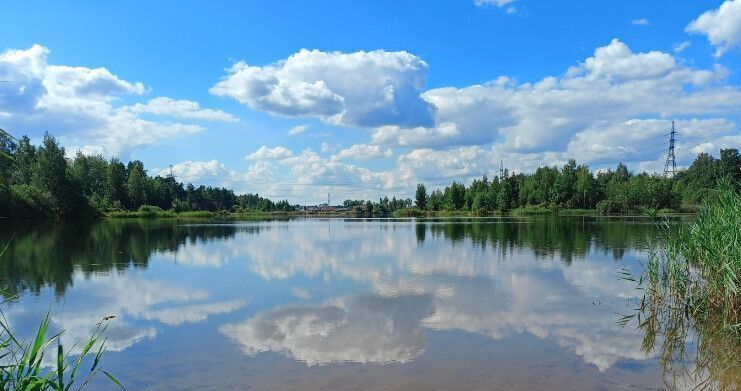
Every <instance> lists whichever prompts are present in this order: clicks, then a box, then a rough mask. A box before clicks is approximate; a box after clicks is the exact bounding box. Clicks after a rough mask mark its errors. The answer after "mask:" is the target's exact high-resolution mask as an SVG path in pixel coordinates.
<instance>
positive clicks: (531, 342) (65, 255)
mask: <svg viewBox="0 0 741 391" xmlns="http://www.w3.org/2000/svg"><path fill="white" fill-rule="evenodd" d="M656 235H657V228H656V225H655V224H654V223H653V222H650V221H646V220H641V219H592V218H574V219H563V218H562V219H531V220H528V219H524V220H517V219H463V220H455V221H449V220H426V221H421V220H417V221H415V220H383V219H379V220H362V219H360V220H356V219H298V220H273V221H257V222H238V223H203V222H200V223H199V222H192V223H184V222H182V221H180V222H177V221H174V220H160V221H145V220H141V221H140V220H127V221H97V222H64V223H38V222H36V223H27V224H26V223H24V224H20V223H17V222H13V223H8V222H0V243H6V242H7V241H8V240H9V239H10V238H11V237H12V238H13V239H12V242H11V245H10V247H9V249H8V252H7V253H6V254H5V256H4V257H3V259H2V262H1V263H0V281H1V282H2V284H3V286H5V288H6V293H5V295H6V297H7V298H10V300H11V301H10V302H9V303H6V305H5V308H4V314H5V316H6V317H7V319H8V321H9V322H10V323H11V325H12V326H13V327H14V328H15V329H16V330H18V331H19V332H20V333H21V334H22V335H24V336H30V335H31V334H32V333H33V331H34V330H33V328H34V327H35V325H36V324H37V322H38V321H39V319H41V317H43V315H44V314H45V313H46V312H47V311H48V310H50V309H51V312H52V314H53V324H54V327H55V328H56V329H63V330H66V334H65V344H67V345H71V342H72V341H75V340H78V339H81V338H84V337H85V335H86V333H87V332H88V330H89V329H90V327H91V326H92V325H94V324H95V323H97V322H98V321H100V319H102V318H103V317H104V316H108V315H115V316H116V318H115V319H114V320H113V322H112V324H111V327H110V329H109V333H108V337H109V342H108V343H109V345H108V353H107V354H106V356H105V358H104V360H105V367H106V369H108V370H110V371H111V372H113V373H115V374H116V375H117V376H118V377H119V378H120V379H121V380H122V381H123V382H124V383H126V385H127V386H128V388H129V389H150V390H164V389H168V390H170V389H214V390H219V389H247V388H250V389H256V390H266V389H269V390H273V389H275V390H290V389H301V390H322V389H343V390H352V389H359V390H360V389H377V390H405V391H409V390H431V389H481V390H489V389H506V390H511V389H534V388H536V389H656V388H661V387H662V384H663V379H662V373H661V369H660V368H659V366H658V365H657V358H656V357H655V356H656V353H652V352H650V351H649V352H646V351H644V349H642V346H641V343H642V340H643V335H642V333H641V331H640V330H636V328H635V327H621V326H619V325H618V324H617V321H618V319H619V318H620V315H621V314H624V313H628V312H630V310H631V308H633V307H634V306H635V301H636V300H635V298H636V297H637V296H638V294H639V292H637V291H636V290H635V289H634V284H632V283H630V282H627V281H624V280H622V279H620V278H619V277H618V272H619V271H620V270H621V269H629V270H633V271H638V270H639V264H638V261H639V260H641V259H643V258H645V255H646V251H645V249H646V247H647V245H648V243H649V241H651V240H655V239H656ZM94 386H95V387H94V388H96V389H97V388H100V389H108V388H111V387H110V385H109V384H108V383H106V381H105V379H103V378H100V379H99V381H98V382H96V383H95V384H94Z"/></svg>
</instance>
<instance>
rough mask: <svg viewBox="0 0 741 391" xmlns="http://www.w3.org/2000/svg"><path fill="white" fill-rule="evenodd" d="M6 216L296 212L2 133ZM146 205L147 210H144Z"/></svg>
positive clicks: (0, 192) (49, 141) (0, 185)
mask: <svg viewBox="0 0 741 391" xmlns="http://www.w3.org/2000/svg"><path fill="white" fill-rule="evenodd" d="M0 152H2V156H3V157H4V158H3V159H0V216H4V217H21V218H36V217H56V216H61V217H95V216H103V215H105V214H106V213H113V214H114V215H115V214H116V213H124V214H125V212H139V213H140V215H142V216H148V217H155V216H157V215H158V214H160V212H159V211H158V210H157V209H156V208H160V209H162V210H165V211H171V212H173V213H182V212H201V213H202V212H218V211H231V212H249V211H268V212H269V211H280V210H285V211H288V210H292V209H293V208H292V207H291V206H290V205H289V204H288V202H286V201H281V202H273V201H271V200H269V199H267V198H263V197H260V196H259V195H257V194H241V195H236V194H235V193H234V191H232V190H229V189H225V188H219V187H210V186H198V187H196V186H193V185H192V184H187V185H185V184H183V183H181V182H178V181H176V180H175V178H173V177H170V176H160V175H155V176H150V175H149V174H148V173H147V172H146V170H145V169H144V164H143V163H142V162H141V161H138V160H134V161H131V162H129V163H128V164H124V163H123V162H121V161H120V160H118V159H117V158H111V159H110V160H106V159H104V158H103V157H102V156H100V155H95V156H86V155H83V154H81V153H78V154H77V155H76V156H75V157H74V158H72V159H67V158H66V157H65V150H64V148H63V147H62V146H60V145H59V142H58V141H57V140H56V139H55V138H54V137H53V136H51V135H49V134H46V135H45V136H44V139H43V142H42V143H41V145H40V146H38V147H36V146H34V145H32V144H31V142H30V139H29V138H28V137H25V136H24V137H21V138H20V139H15V138H13V137H12V136H11V135H10V134H8V133H7V132H0ZM143 206H144V209H140V208H142V207H143Z"/></svg>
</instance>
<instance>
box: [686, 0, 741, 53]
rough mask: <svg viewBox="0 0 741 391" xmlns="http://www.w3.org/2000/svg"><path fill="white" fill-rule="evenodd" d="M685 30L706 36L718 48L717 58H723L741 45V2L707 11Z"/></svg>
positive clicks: (722, 5)
mask: <svg viewBox="0 0 741 391" xmlns="http://www.w3.org/2000/svg"><path fill="white" fill-rule="evenodd" d="M685 30H686V31H687V32H689V33H697V34H703V35H706V36H707V37H708V41H710V43H711V44H712V45H713V46H715V47H716V51H715V56H716V57H720V56H722V55H723V54H724V53H726V52H727V51H728V50H730V49H731V48H733V47H736V46H740V45H741V1H739V0H728V1H724V2H723V4H721V5H720V7H718V9H714V10H709V11H706V12H704V13H703V14H702V15H700V16H699V17H698V18H697V19H695V20H693V21H692V22H691V23H690V24H689V25H687V27H686V29H685Z"/></svg>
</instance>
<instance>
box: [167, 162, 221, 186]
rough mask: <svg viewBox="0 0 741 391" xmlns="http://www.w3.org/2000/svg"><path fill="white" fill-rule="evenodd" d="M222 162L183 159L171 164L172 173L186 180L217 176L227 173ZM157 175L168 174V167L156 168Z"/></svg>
mask: <svg viewBox="0 0 741 391" xmlns="http://www.w3.org/2000/svg"><path fill="white" fill-rule="evenodd" d="M228 172H229V170H227V169H226V166H224V164H223V163H219V162H218V161H216V160H209V161H205V162H202V161H192V160H188V161H184V162H181V163H177V164H174V165H173V166H172V173H173V175H175V177H176V178H178V179H179V180H184V181H188V180H190V178H206V177H217V176H221V175H224V174H226V173H228ZM157 173H158V174H159V175H168V174H170V169H169V168H163V169H159V170H157Z"/></svg>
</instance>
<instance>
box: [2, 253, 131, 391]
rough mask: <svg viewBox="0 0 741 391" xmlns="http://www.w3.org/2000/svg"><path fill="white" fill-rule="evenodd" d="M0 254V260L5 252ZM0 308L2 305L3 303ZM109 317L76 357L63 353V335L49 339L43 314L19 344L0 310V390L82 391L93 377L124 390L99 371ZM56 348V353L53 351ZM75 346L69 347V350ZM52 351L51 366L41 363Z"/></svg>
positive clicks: (96, 328)
mask: <svg viewBox="0 0 741 391" xmlns="http://www.w3.org/2000/svg"><path fill="white" fill-rule="evenodd" d="M8 246H9V244H8V245H6V246H5V247H4V248H3V249H2V250H0V259H1V258H2V255H3V254H4V253H5V250H7V249H8ZM1 304H5V303H4V302H3V303H1ZM112 318H113V317H106V318H105V319H103V320H101V321H100V322H99V323H98V324H97V325H96V327H95V329H94V330H93V332H92V333H91V334H90V337H89V339H88V340H87V341H86V342H85V343H84V344H82V345H80V346H82V349H81V350H80V353H77V354H72V353H71V351H70V350H68V351H66V352H65V350H64V346H63V345H62V342H61V337H62V335H63V334H64V332H63V331H62V332H60V333H57V334H55V335H51V336H49V325H50V321H51V318H50V315H49V313H48V312H47V314H46V316H45V317H44V319H43V320H42V321H41V323H40V324H39V327H38V329H37V331H36V335H35V336H34V338H33V339H32V340H31V341H22V340H20V339H19V337H18V336H17V334H16V333H15V332H14V331H13V329H12V328H11V327H10V324H9V323H8V321H7V319H6V318H5V315H4V314H3V313H2V310H1V309H0V389H2V390H16V391H45V390H56V391H69V390H72V389H74V390H84V389H85V388H86V387H87V386H88V384H89V383H90V381H91V380H92V379H93V378H94V377H95V376H97V375H99V374H101V373H102V374H103V375H105V376H106V377H107V378H108V379H109V380H110V381H111V382H112V383H113V384H115V385H116V386H118V387H120V388H121V389H122V390H125V389H126V388H125V387H124V386H123V385H122V384H121V382H120V381H119V380H118V379H117V378H116V377H115V376H113V375H112V374H111V373H109V372H107V371H105V370H103V369H102V368H101V362H102V361H101V360H102V358H103V352H104V351H105V346H106V340H105V338H104V334H105V331H106V329H107V328H108V325H109V322H110V320H111V319H112ZM54 345H56V349H54V348H53V347H54ZM74 348H75V346H73V349H74ZM50 350H51V351H56V352H55V353H56V355H55V360H54V362H55V364H56V365H55V366H53V367H49V366H48V365H47V363H45V361H44V357H45V355H46V354H47V353H48V352H49V351H50ZM90 354H93V363H92V365H91V366H90V369H86V368H85V367H83V359H84V358H85V357H86V356H88V355H90Z"/></svg>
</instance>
